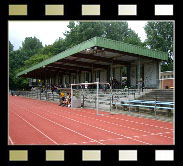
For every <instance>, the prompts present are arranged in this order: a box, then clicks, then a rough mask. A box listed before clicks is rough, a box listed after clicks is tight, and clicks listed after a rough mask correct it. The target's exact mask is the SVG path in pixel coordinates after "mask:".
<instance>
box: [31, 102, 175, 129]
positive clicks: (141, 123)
mask: <svg viewBox="0 0 183 166" xmlns="http://www.w3.org/2000/svg"><path fill="white" fill-rule="evenodd" d="M37 105H39V103H38V104H37ZM28 106H30V104H29V105H28ZM63 111H64V110H63ZM69 111H71V110H70V109H69ZM77 111H79V112H84V113H88V114H95V113H91V111H90V112H88V111H83V110H80V109H78V110H77ZM64 112H65V111H64ZM105 117H107V118H111V119H119V120H121V121H126V122H130V123H136V124H140V125H146V126H151V127H155V128H160V129H166V130H171V131H173V130H174V129H170V128H167V127H161V126H157V125H152V124H148V123H143V122H138V121H132V120H128V119H123V118H115V117H111V116H105ZM137 118H142V117H137ZM152 120H153V121H154V119H152ZM157 121H159V120H157ZM160 122H164V121H160ZM169 123H171V122H169Z"/></svg>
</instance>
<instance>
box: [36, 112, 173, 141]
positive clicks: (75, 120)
mask: <svg viewBox="0 0 183 166" xmlns="http://www.w3.org/2000/svg"><path fill="white" fill-rule="evenodd" d="M39 110H40V109H39ZM54 110H57V109H54ZM62 111H63V112H66V111H64V110H62ZM46 112H48V113H51V114H55V115H57V116H61V115H58V114H56V113H53V112H50V111H46ZM67 113H69V114H74V115H76V116H81V117H85V118H89V119H94V120H98V121H101V122H105V123H108V124H113V125H116V126H120V127H125V128H128V129H132V130H136V131H140V132H144V133H148V134H150V135H151V134H152V135H155V134H156V133H152V132H148V131H145V130H141V129H137V128H133V127H129V126H124V125H120V124H116V123H112V122H108V121H104V120H100V119H96V118H92V117H87V116H84V115H79V114H75V113H73V112H68V111H67ZM62 117H64V118H67V117H65V116H62ZM71 120H72V119H71ZM75 121H76V120H75ZM127 121H128V120H127ZM76 122H79V123H81V122H80V121H76ZM135 123H136V122H135ZM141 124H144V123H141ZM87 125H88V124H87ZM94 127H95V128H98V127H96V126H94ZM156 127H158V126H156ZM160 128H161V127H160ZM101 130H103V131H106V130H105V129H101ZM107 132H110V133H112V134H113V133H114V132H111V131H107ZM114 134H115V133H114ZM161 136H162V137H165V138H168V139H173V138H171V137H167V136H163V135H161ZM132 137H133V136H132Z"/></svg>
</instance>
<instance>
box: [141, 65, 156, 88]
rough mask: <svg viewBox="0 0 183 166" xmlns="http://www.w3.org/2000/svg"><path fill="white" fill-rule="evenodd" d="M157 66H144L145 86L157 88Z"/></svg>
mask: <svg viewBox="0 0 183 166" xmlns="http://www.w3.org/2000/svg"><path fill="white" fill-rule="evenodd" d="M157 70H158V69H157V64H156V63H151V64H144V86H145V87H149V88H151V87H152V88H157V85H156V84H157Z"/></svg>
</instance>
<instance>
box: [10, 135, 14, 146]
mask: <svg viewBox="0 0 183 166" xmlns="http://www.w3.org/2000/svg"><path fill="white" fill-rule="evenodd" d="M9 140H10V142H11V144H12V145H14V142H13V141H12V139H11V137H10V136H9Z"/></svg>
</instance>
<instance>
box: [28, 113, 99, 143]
mask: <svg viewBox="0 0 183 166" xmlns="http://www.w3.org/2000/svg"><path fill="white" fill-rule="evenodd" d="M27 112H31V113H32V114H34V115H37V116H39V117H41V118H42V119H45V120H47V121H49V122H51V123H54V124H56V125H58V126H60V127H63V128H65V129H67V130H69V131H72V132H73V133H76V134H78V135H80V136H83V137H85V138H88V139H90V140H93V141H95V142H97V143H99V144H102V145H103V143H101V142H99V141H97V140H95V139H92V138H90V137H88V136H85V135H83V134H81V133H79V132H77V131H75V130H72V129H70V128H68V127H66V126H63V125H61V124H59V123H57V122H54V121H52V120H50V119H48V118H45V117H44V116H41V115H39V114H37V113H34V112H32V111H27Z"/></svg>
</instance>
